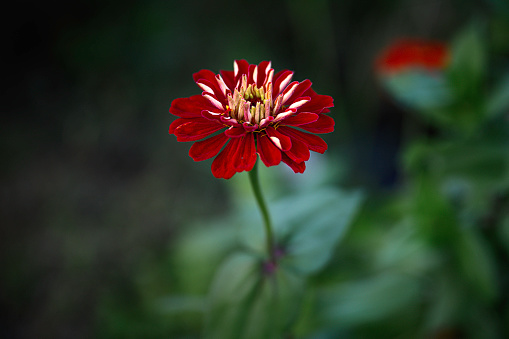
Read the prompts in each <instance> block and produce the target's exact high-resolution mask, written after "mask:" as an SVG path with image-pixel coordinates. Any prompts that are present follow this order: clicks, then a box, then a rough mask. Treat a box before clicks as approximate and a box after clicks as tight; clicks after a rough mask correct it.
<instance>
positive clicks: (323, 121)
mask: <svg viewBox="0 0 509 339" xmlns="http://www.w3.org/2000/svg"><path fill="white" fill-rule="evenodd" d="M299 128H302V129H303V130H306V131H308V132H311V133H330V132H333V131H334V119H332V118H331V117H330V116H328V115H324V114H320V115H319V118H318V120H316V121H315V122H312V123H310V124H307V125H302V126H299Z"/></svg>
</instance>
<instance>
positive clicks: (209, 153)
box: [189, 133, 228, 161]
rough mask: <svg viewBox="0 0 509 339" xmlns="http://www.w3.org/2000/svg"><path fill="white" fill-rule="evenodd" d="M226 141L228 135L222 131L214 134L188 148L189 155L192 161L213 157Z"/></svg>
mask: <svg viewBox="0 0 509 339" xmlns="http://www.w3.org/2000/svg"><path fill="white" fill-rule="evenodd" d="M227 141H228V137H227V136H226V135H224V133H221V134H218V135H215V136H213V137H211V138H208V139H205V140H202V141H197V142H195V143H194V144H193V145H192V146H191V149H190V150H189V156H190V157H191V158H193V160H194V161H203V160H207V159H210V158H212V157H215V156H216V155H217V153H219V151H220V150H221V148H223V146H224V144H225V143H226V142H227Z"/></svg>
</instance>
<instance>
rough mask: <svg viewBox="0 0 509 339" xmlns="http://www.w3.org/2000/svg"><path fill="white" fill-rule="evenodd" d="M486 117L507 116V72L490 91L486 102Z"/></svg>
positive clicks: (508, 112) (508, 98) (508, 93)
mask: <svg viewBox="0 0 509 339" xmlns="http://www.w3.org/2000/svg"><path fill="white" fill-rule="evenodd" d="M486 109H487V111H488V116H490V117H496V116H498V115H501V114H504V113H505V114H509V72H507V73H506V74H505V75H504V76H503V77H502V79H501V80H500V82H499V83H498V84H496V85H495V88H494V89H493V90H492V91H491V93H490V95H489V97H488V102H487V108H486Z"/></svg>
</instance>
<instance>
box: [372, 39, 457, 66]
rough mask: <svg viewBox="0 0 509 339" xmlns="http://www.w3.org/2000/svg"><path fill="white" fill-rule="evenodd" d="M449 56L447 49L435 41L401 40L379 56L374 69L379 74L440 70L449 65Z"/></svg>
mask: <svg viewBox="0 0 509 339" xmlns="http://www.w3.org/2000/svg"><path fill="white" fill-rule="evenodd" d="M449 54H450V53H449V48H448V47H447V46H446V45H445V44H443V43H440V42H437V41H426V40H419V39H402V40H399V41H396V42H395V43H393V44H392V45H390V46H389V47H388V48H387V49H386V50H385V51H383V52H382V53H381V54H380V56H379V57H378V59H377V60H376V69H377V71H378V72H379V73H381V74H385V73H394V72H399V71H403V70H407V69H411V68H421V69H424V70H426V71H436V70H442V69H444V68H445V67H446V66H447V64H448V63H449V59H450V55H449Z"/></svg>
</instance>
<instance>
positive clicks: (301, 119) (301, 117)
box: [281, 112, 318, 126]
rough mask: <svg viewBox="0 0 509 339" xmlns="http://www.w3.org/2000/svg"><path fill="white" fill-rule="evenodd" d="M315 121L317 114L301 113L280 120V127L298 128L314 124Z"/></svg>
mask: <svg viewBox="0 0 509 339" xmlns="http://www.w3.org/2000/svg"><path fill="white" fill-rule="evenodd" d="M316 120H318V114H315V113H308V112H303V113H298V114H296V115H292V116H289V117H288V118H286V119H284V120H282V121H281V125H289V126H300V125H305V124H309V123H312V122H315V121H316Z"/></svg>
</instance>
